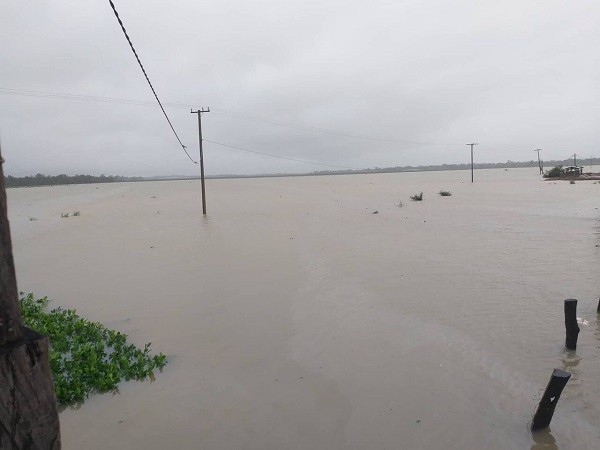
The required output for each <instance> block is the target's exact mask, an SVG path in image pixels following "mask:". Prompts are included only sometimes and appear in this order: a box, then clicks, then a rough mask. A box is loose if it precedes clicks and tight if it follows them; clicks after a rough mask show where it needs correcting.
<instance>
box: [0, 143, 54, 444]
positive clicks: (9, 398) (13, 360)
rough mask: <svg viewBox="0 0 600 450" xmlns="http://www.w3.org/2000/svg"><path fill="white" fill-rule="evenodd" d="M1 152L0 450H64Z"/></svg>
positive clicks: (44, 339) (45, 347) (44, 341)
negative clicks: (20, 270)
mask: <svg viewBox="0 0 600 450" xmlns="http://www.w3.org/2000/svg"><path fill="white" fill-rule="evenodd" d="M3 162H4V160H3V159H2V154H1V152H0V448H2V449H40V450H41V449H44V450H47V449H51V450H55V449H60V425H59V421H58V409H57V405H56V396H55V394H54V386H53V384H52V375H51V372H50V365H49V362H48V338H47V337H46V336H42V335H40V334H38V333H36V332H34V331H32V330H29V329H28V328H26V327H24V326H23V325H22V322H21V314H20V311H19V300H18V292H17V280H16V277H15V265H14V261H13V255H12V244H11V240H10V229H9V226H8V217H7V212H6V211H7V209H6V190H5V188H4V173H3V170H2V163H3Z"/></svg>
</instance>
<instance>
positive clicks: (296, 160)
mask: <svg viewBox="0 0 600 450" xmlns="http://www.w3.org/2000/svg"><path fill="white" fill-rule="evenodd" d="M202 141H203V142H210V143H211V144H214V145H220V146H221V147H227V148H232V149H235V150H240V151H243V152H248V153H254V154H257V155H263V156H270V157H271V158H278V159H285V160H287V161H295V162H301V163H306V164H315V165H318V166H327V167H335V168H338V169H347V170H361V169H359V168H357V167H347V166H338V165H335V164H327V163H320V162H316V161H308V160H305V159H296V158H288V157H286V156H280V155H273V154H272V153H264V152H259V151H256V150H250V149H247V148H244V147H237V146H235V145H229V144H223V143H221V142H216V141H210V140H208V139H202Z"/></svg>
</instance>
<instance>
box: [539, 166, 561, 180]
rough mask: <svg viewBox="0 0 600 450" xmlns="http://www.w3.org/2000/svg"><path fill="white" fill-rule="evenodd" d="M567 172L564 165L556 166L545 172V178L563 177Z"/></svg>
mask: <svg viewBox="0 0 600 450" xmlns="http://www.w3.org/2000/svg"><path fill="white" fill-rule="evenodd" d="M564 174H565V169H564V168H563V166H560V165H558V166H554V167H553V168H552V169H550V170H546V172H545V173H544V178H558V177H561V176H563V175H564Z"/></svg>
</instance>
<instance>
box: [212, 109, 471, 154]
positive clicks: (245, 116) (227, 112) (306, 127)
mask: <svg viewBox="0 0 600 450" xmlns="http://www.w3.org/2000/svg"><path fill="white" fill-rule="evenodd" d="M213 111H214V112H216V113H217V114H225V115H228V116H230V117H233V118H235V119H243V120H251V121H254V122H264V123H269V124H271V125H276V126H281V127H289V128H296V129H299V130H308V131H317V132H320V133H325V134H331V135H334V136H343V137H350V138H354V139H363V140H369V141H383V142H396V143H399V144H408V145H441V146H449V145H461V146H462V145H463V144H457V143H440V142H420V141H406V140H402V139H396V138H385V137H377V136H363V135H359V134H354V133H347V132H345V131H339V130H332V129H328V128H321V127H313V126H310V125H301V124H296V123H292V122H284V121H280V120H274V119H269V118H266V117H261V116H252V115H250V114H245V113H240V112H236V111H231V110H227V109H223V108H213Z"/></svg>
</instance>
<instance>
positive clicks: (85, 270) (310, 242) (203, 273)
mask: <svg viewBox="0 0 600 450" xmlns="http://www.w3.org/2000/svg"><path fill="white" fill-rule="evenodd" d="M442 189H444V190H449V191H451V192H452V196H450V197H441V196H439V195H438V192H439V191H440V190H442ZM421 191H422V192H423V193H424V198H423V201H422V202H413V201H410V200H409V196H410V195H413V194H415V193H419V192H421ZM199 193H200V184H199V181H164V182H142V183H119V184H104V185H80V186H64V187H48V188H30V189H11V190H9V191H8V196H9V217H10V220H11V227H12V234H13V247H14V253H15V259H16V265H17V277H18V281H19V289H20V290H22V291H25V292H31V291H33V292H35V294H36V295H39V296H43V295H48V296H49V297H50V299H51V300H52V301H53V303H52V306H62V307H69V308H76V309H77V311H78V312H79V313H80V314H81V315H83V316H86V317H87V318H89V319H91V320H96V321H100V322H103V323H104V324H106V325H108V326H110V327H112V328H115V329H118V330H120V331H123V332H125V333H127V334H128V335H129V336H130V337H131V338H132V339H133V341H134V342H136V343H138V344H143V343H145V342H152V348H153V350H154V351H157V352H158V351H160V352H163V353H165V354H167V355H168V357H169V363H168V364H167V366H166V367H165V369H164V371H163V372H162V373H158V374H156V379H155V381H153V382H129V383H123V384H121V385H120V388H119V393H114V394H113V395H111V394H104V395H95V396H93V397H91V398H90V399H89V400H88V401H86V402H85V403H84V404H83V405H80V406H78V407H76V408H71V409H67V410H65V411H64V412H62V413H61V427H62V436H63V445H64V448H65V449H84V448H85V449H124V448H140V449H142V448H143V449H165V448H182V449H197V448H202V449H236V448H244V449H296V448H299V449H347V448H351V449H513V448H514V449H529V448H532V449H536V448H539V449H542V448H560V449H588V448H589V449H592V448H598V442H600V441H599V439H600V427H599V426H598V424H600V382H599V381H600V348H599V347H600V323H599V322H598V320H597V316H596V312H595V311H596V306H597V302H598V300H597V299H598V296H599V295H600V270H599V262H600V247H598V245H600V231H599V230H600V228H599V226H600V220H599V218H600V210H598V208H599V207H600V185H598V184H593V183H592V182H577V183H576V184H575V185H570V184H569V183H566V182H557V183H552V182H543V181H540V178H539V176H538V174H537V169H536V168H531V169H519V170H516V169H511V170H510V171H503V170H482V171H477V172H476V174H475V183H474V184H471V183H470V173H468V172H464V171H452V172H427V173H402V174H378V175H348V176H327V177H297V178H292V177H289V178H263V179H231V180H208V182H207V195H208V212H209V214H208V216H207V217H206V218H203V217H202V214H201V212H200V209H201V208H200V204H201V203H200V194H199ZM399 202H402V205H403V206H402V207H399V206H398V204H399ZM74 210H78V211H80V212H81V215H80V216H79V217H69V218H61V213H62V212H72V211H74ZM375 211H377V212H378V213H377V214H374V212H375ZM30 217H31V218H35V219H37V220H30V219H29V218H30ZM570 297H572V298H577V299H579V309H578V316H580V317H582V319H585V320H586V321H587V325H580V326H581V333H580V335H579V344H578V349H577V351H576V352H566V351H565V350H564V348H563V344H564V337H565V336H564V317H563V300H564V299H565V298H570ZM553 368H561V369H565V370H568V371H570V372H571V373H572V374H573V375H572V378H571V380H570V381H569V383H568V384H567V387H566V388H565V391H564V392H563V395H562V397H561V399H560V402H559V404H558V407H557V410H556V414H555V417H554V420H553V422H552V426H551V430H550V431H549V432H544V433H540V434H537V435H536V436H534V437H532V435H531V433H530V432H529V431H528V429H527V422H528V421H529V420H530V419H531V416H532V413H533V410H534V407H535V405H536V404H537V402H538V401H539V398H540V396H541V390H542V389H543V388H544V387H545V385H546V383H547V382H548V379H549V377H550V374H551V372H552V369H553ZM553 443H554V444H553Z"/></svg>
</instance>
